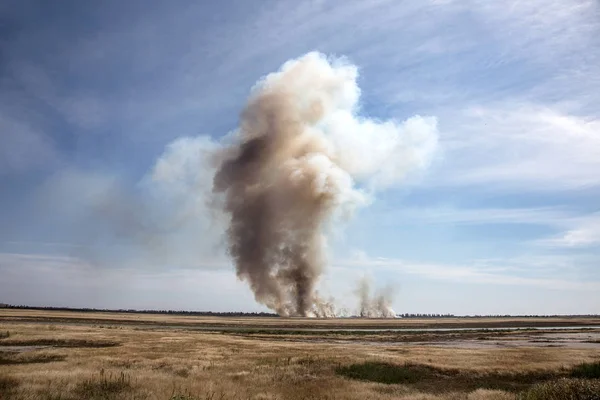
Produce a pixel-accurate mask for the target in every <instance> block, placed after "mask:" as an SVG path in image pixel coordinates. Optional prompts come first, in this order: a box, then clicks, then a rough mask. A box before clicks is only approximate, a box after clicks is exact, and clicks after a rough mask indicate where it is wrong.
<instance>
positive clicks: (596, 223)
mask: <svg viewBox="0 0 600 400" xmlns="http://www.w3.org/2000/svg"><path fill="white" fill-rule="evenodd" d="M539 243H541V244H543V245H548V246H555V247H573V248H577V247H590V246H598V245H600V213H595V214H591V215H589V216H586V217H585V218H580V219H578V220H576V221H575V222H574V223H572V224H571V227H570V228H569V229H567V230H566V231H564V232H562V233H561V234H559V235H557V236H554V237H551V238H546V239H542V240H540V241H539Z"/></svg>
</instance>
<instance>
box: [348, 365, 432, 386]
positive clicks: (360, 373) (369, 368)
mask: <svg viewBox="0 0 600 400" xmlns="http://www.w3.org/2000/svg"><path fill="white" fill-rule="evenodd" d="M336 372H337V373H338V374H340V375H342V376H345V377H347V378H351V379H358V380H362V381H371V382H379V383H387V384H393V383H415V382H418V381H419V380H421V379H423V378H425V377H427V376H431V375H432V373H434V372H435V371H434V370H433V369H432V368H430V367H427V366H424V365H415V364H409V363H406V364H404V365H396V364H391V363H384V362H373V361H367V362H364V363H360V364H352V365H349V366H345V367H338V368H337V370H336Z"/></svg>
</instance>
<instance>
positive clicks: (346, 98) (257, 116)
mask: <svg viewBox="0 0 600 400" xmlns="http://www.w3.org/2000/svg"><path fill="white" fill-rule="evenodd" d="M357 76H358V73H357V69H356V67H355V66H353V65H351V64H349V63H347V62H345V61H344V60H340V59H328V58H326V57H325V56H323V55H322V54H319V53H309V54H307V55H305V56H303V57H301V58H299V59H296V60H291V61H288V62H287V63H285V64H284V65H283V66H282V67H281V69H280V70H279V71H278V72H275V73H272V74H269V75H267V76H266V77H265V78H263V79H262V80H260V81H259V82H258V83H257V84H256V85H255V87H254V88H253V89H252V92H251V94H250V98H249V100H248V103H247V105H246V107H245V109H244V110H243V112H242V114H241V118H240V125H239V129H238V130H237V131H236V132H235V135H234V137H233V140H232V142H233V143H232V144H229V145H227V146H224V147H223V148H221V149H220V150H219V151H217V152H216V153H215V157H216V161H217V171H216V173H215V175H214V181H213V194H214V195H215V200H214V201H215V205H216V206H217V207H219V209H221V210H223V211H224V212H225V214H226V215H227V216H228V228H227V239H228V250H229V254H230V256H231V257H232V258H233V260H234V262H235V265H236V270H237V275H238V277H239V278H240V279H243V280H245V281H247V282H248V284H249V285H250V287H251V289H252V291H253V292H254V295H255V298H256V300H257V301H258V302H260V303H262V304H264V305H266V306H267V307H269V308H271V309H273V310H275V311H276V312H277V313H279V314H280V315H285V316H330V315H331V314H335V307H334V306H333V303H332V302H325V301H323V300H321V299H320V298H319V296H318V295H317V293H316V287H317V283H318V282H319V278H320V277H321V275H322V274H323V272H324V268H325V265H326V263H327V260H326V234H327V231H328V226H329V224H330V223H332V222H334V221H339V220H340V219H344V218H348V217H350V216H351V215H352V212H353V211H354V210H355V209H356V208H357V207H358V206H362V205H366V204H368V203H369V202H370V201H371V200H372V194H373V193H374V192H375V191H376V190H380V189H384V188H386V187H392V186H395V185H397V184H399V183H400V182H401V181H402V180H403V179H404V178H405V177H406V174H407V173H408V172H410V171H411V170H414V169H418V168H421V167H424V166H426V165H427V164H428V162H429V159H430V156H431V154H432V153H433V151H434V149H435V147H436V143H437V133H436V121H435V119H434V118H422V117H419V116H416V117H413V118H410V119H408V120H407V121H405V122H403V123H397V122H395V121H392V120H390V121H384V122H380V121H375V120H371V119H368V118H364V117H359V116H358V111H359V97H360V90H359V88H358V86H357V83H356V80H357ZM367 289H368V287H367ZM367 298H368V297H367ZM389 306H390V304H389V299H388V297H387V296H384V295H382V296H380V297H377V299H376V300H375V301H368V302H366V303H365V313H366V314H368V316H371V310H378V311H377V316H390V315H392V314H393V310H391V308H390V307H389ZM390 313H392V314H390ZM361 314H362V312H361ZM365 316H367V315H365Z"/></svg>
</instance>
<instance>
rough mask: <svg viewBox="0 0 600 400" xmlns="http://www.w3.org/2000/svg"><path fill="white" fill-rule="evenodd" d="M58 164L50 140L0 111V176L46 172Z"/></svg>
mask: <svg viewBox="0 0 600 400" xmlns="http://www.w3.org/2000/svg"><path fill="white" fill-rule="evenodd" d="M1 108H2V104H0V109H1ZM58 161H59V155H58V154H57V152H56V150H55V148H54V144H53V142H52V140H50V139H49V138H48V136H47V135H46V134H45V133H44V132H43V131H42V130H40V129H39V128H38V127H37V126H36V125H35V124H34V123H33V122H32V121H27V120H26V119H25V118H23V119H21V118H15V116H12V115H10V114H7V113H6V108H4V110H2V111H0V176H1V175H6V174H14V173H21V172H26V171H29V170H32V169H40V168H47V167H48V166H50V165H55V164H56V163H57V162H58Z"/></svg>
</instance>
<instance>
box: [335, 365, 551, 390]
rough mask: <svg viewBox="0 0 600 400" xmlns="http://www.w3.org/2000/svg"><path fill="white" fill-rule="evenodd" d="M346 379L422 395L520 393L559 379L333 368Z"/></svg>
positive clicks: (413, 368) (416, 368)
mask: <svg viewBox="0 0 600 400" xmlns="http://www.w3.org/2000/svg"><path fill="white" fill-rule="evenodd" d="M336 372H337V373H338V374H339V375H342V376H344V377H346V378H349V379H356V380H362V381H370V382H378V383H384V384H405V385H410V386H413V387H414V388H415V389H418V390H421V391H425V392H442V391H460V392H469V391H473V390H476V389H490V390H505V391H510V392H519V391H521V390H524V389H527V388H529V387H530V386H531V385H533V384H535V383H539V382H545V381H548V380H551V379H556V378H557V377H559V376H560V375H559V373H555V372H546V371H532V372H520V373H505V372H485V373H477V372H474V371H462V370H458V369H444V368H437V367H432V366H429V365H420V364H411V363H406V364H393V363H384V362H374V361H369V362H363V363H359V364H352V365H348V366H341V367H338V368H337V369H336Z"/></svg>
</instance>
